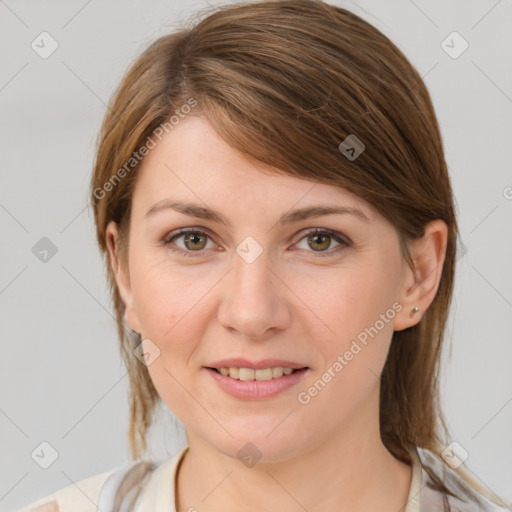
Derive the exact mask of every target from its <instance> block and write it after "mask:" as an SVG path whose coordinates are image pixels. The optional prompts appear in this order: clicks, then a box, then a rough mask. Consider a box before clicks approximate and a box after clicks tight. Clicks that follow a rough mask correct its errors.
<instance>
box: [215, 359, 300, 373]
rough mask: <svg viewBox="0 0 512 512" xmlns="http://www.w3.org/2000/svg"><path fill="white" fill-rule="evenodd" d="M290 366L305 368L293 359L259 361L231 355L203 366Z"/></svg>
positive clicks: (256, 367)
mask: <svg viewBox="0 0 512 512" xmlns="http://www.w3.org/2000/svg"><path fill="white" fill-rule="evenodd" d="M279 366H280V367H282V368H291V369H292V370H300V369H302V368H307V366H306V365H305V364H300V363H295V362H293V361H285V360H284V359H262V360H261V361H252V362H251V361H248V360H247V359H244V358H243V357H232V358H230V359H222V360H219V361H214V362H213V363H211V364H209V365H208V366H205V368H232V367H235V368H253V369H254V370H262V369H263V368H276V367H279Z"/></svg>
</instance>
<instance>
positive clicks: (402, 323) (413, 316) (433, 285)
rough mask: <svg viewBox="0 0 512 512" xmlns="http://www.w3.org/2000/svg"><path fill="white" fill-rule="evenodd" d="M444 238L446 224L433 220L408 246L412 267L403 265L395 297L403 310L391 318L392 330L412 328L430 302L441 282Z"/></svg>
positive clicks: (446, 229) (445, 235)
mask: <svg viewBox="0 0 512 512" xmlns="http://www.w3.org/2000/svg"><path fill="white" fill-rule="evenodd" d="M447 239H448V227H447V225H446V223H445V222H444V221H442V220H440V219H436V220H434V221H431V222H429V223H428V224H427V225H426V226H425V231H424V235H423V237H422V238H420V239H418V240H415V241H414V242H412V244H411V245H410V251H411V256H412V260H413V264H414V268H412V269H411V268H410V267H409V266H408V265H407V268H405V269H404V275H403V280H402V287H401V290H400V296H399V302H400V303H401V304H402V306H403V308H402V311H401V312H400V314H399V315H397V316H396V317H395V321H394V330H395V331H401V330H403V329H407V328H408V327H412V326H413V325H416V324H417V323H418V322H419V321H420V320H421V318H422V316H423V313H425V311H426V310H427V309H428V308H429V306H430V304H431V303H432V301H433V300H434V298H435V296H436V293H437V290H438V288H439V283H440V281H441V275H442V271H443V264H444V259H445V254H446V246H447ZM416 308H418V309H416Z"/></svg>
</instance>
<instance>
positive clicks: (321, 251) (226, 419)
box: [109, 117, 404, 461]
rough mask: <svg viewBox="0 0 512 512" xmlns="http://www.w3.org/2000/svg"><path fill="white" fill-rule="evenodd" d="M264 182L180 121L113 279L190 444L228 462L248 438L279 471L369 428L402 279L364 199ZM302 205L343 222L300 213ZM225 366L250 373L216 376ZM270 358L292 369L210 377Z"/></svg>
mask: <svg viewBox="0 0 512 512" xmlns="http://www.w3.org/2000/svg"><path fill="white" fill-rule="evenodd" d="M273 171H275V170H272V169H268V168H267V169H265V168H263V167H255V166H254V164H252V163H250V162H249V161H248V160H247V159H246V158H245V157H244V156H243V155H241V154H240V153H238V152H236V151H235V150H233V149H232V148H231V147H230V146H228V145H227V144H226V143H225V142H224V141H223V140H222V139H220V137H219V136H218V135H217V134H216V132H215V131H214V130H213V128H212V127H211V125H210V124H209V123H208V122H207V121H206V120H205V119H203V118H199V117H189V118H187V119H186V120H184V121H182V122H181V123H180V124H179V125H178V126H177V127H175V129H174V130H173V131H172V132H170V133H169V134H168V135H167V136H166V138H165V139H163V141H162V142H161V143H160V144H158V145H157V146H156V147H155V148H154V149H153V150H152V151H151V152H150V153H149V154H148V156H146V158H145V160H144V162H143V167H142V169H141V170H140V172H141V174H140V175H139V178H138V182H137V185H136V188H135V192H134V196H133V199H132V201H133V203H132V217H131V225H130V235H129V265H128V269H120V271H119V272H118V273H117V282H118V285H119V289H120V292H121V294H122V297H123V300H124V302H125V304H126V320H127V322H128V324H129V325H130V326H131V327H132V328H133V329H134V330H136V331H137V332H140V333H141V336H142V339H143V340H150V345H148V347H149V348H148V349H149V351H150V352H153V354H157V355H156V356H154V359H153V360H152V361H151V362H150V364H149V366H148V370H149V373H150V376H151V379H152V381H153V383H154V385H155V387H156V389H157V391H158V393H159V394H160V396H161V398H162V399H163V401H164V402H165V404H166V405H167V406H168V407H169V408H170V409H171V410H172V411H173V413H174V414H175V415H176V416H177V417H178V418H179V419H180V420H181V421H182V423H183V424H184V426H185V428H186V430H187V432H188V433H193V434H194V435H196V436H200V437H201V438H202V439H203V440H205V441H207V442H208V443H210V444H211V445H212V446H214V447H216V448H217V449H218V450H220V451H221V452H223V453H225V454H228V455H230V456H236V453H237V451H238V450H240V448H241V447H242V446H244V445H245V443H247V442H249V441H250V442H252V443H253V444H254V445H256V446H257V447H258V449H259V450H260V452H261V453H262V454H263V456H264V457H265V458H266V459H267V460H273V461H276V460H284V459H287V458H290V457H292V456H294V455H298V454H299V453H301V452H304V451H306V450H312V449H314V448H315V445H316V444H318V443H320V442H324V441H325V440H326V439H330V438H332V436H333V435H335V433H337V432H341V431H343V429H344V428H345V429H347V428H349V425H352V426H354V425H358V426H359V428H364V426H365V425H367V424H368V423H369V418H372V421H373V419H376V418H378V392H379V387H378V386H379V379H378V377H379V375H380V373H381V371H382V368H383V365H384V362H385V359H386V356H387V353H388V350H389V345H390V340H391V336H392V333H393V330H394V329H395V328H397V329H398V328H399V327H400V326H399V323H400V318H402V316H403V312H402V313H400V309H402V306H401V304H400V294H401V290H402V288H403V285H404V266H403V264H402V258H401V254H400V249H399V241H398V235H397V232H396V230H395V229H394V227H393V226H392V225H391V224H390V223H389V222H388V221H387V220H386V219H385V218H384V217H382V216H381V215H380V214H379V213H378V212H377V210H375V209H374V208H373V207H372V206H371V205H370V204H368V203H367V202H366V201H364V200H362V199H361V198H359V197H358V196H355V195H353V194H351V193H349V192H348V191H347V190H345V189H342V188H338V187H335V186H331V185H326V184H320V183H314V182H310V181H306V180H304V179H300V178H295V177H291V176H288V175H283V174H279V173H277V172H273ZM166 201H167V202H168V203H171V202H172V203H180V204H190V205H194V207H195V214H196V215H194V210H193V209H189V211H188V212H187V211H186V209H185V207H176V208H177V209H176V208H172V207H170V206H169V205H167V207H166V203H165V202H166ZM312 207H316V208H319V207H321V208H325V207H327V208H332V209H339V210H340V212H338V213H331V214H329V213H326V212H320V211H319V210H316V215H311V216H306V215H300V214H298V213H297V212H298V211H300V210H303V209H305V210H304V211H305V212H306V213H307V211H308V209H310V208H312ZM178 210H180V211H178ZM207 210H212V211H213V212H216V215H214V214H211V213H210V214H207ZM343 211H344V213H343ZM148 212H149V213H148ZM309 213H310V214H311V213H313V214H314V213H315V210H309ZM283 216H284V217H283ZM282 217H283V218H282ZM220 219H222V220H223V221H224V222H222V221H221V220H220ZM109 230H110V232H111V233H113V234H114V235H115V233H116V231H115V225H114V226H112V225H110V226H109ZM145 343H148V342H147V341H145ZM151 357H152V356H151ZM233 358H242V359H244V360H246V361H245V362H243V361H242V362H237V361H234V362H233V361H231V362H230V361H227V362H225V363H221V364H219V362H221V361H222V360H227V359H233ZM267 359H269V360H277V362H276V361H274V362H273V361H267V362H266V363H265V362H264V365H266V366H267V367H293V368H297V369H299V371H297V372H293V373H292V374H291V375H283V376H282V377H280V378H277V377H276V378H275V379H272V380H265V381H257V382H249V381H245V380H237V379H236V378H233V377H231V376H221V375H220V374H219V373H217V372H216V371H215V370H211V369H209V368H212V367H217V366H226V367H227V366H232V367H233V368H234V367H256V366H258V365H257V364H256V363H259V362H262V361H263V360H267ZM301 368H305V369H303V370H300V369H301ZM275 371H276V375H277V374H278V373H279V371H278V370H275ZM234 372H236V370H234ZM234 372H233V375H235V373H234ZM243 372H245V370H243V371H242V373H243ZM270 374H271V372H270ZM256 375H257V374H256V373H254V376H256ZM259 375H260V377H263V378H269V373H268V371H267V372H265V371H263V372H260V373H259ZM241 376H242V375H241V374H239V377H241ZM244 377H245V378H250V377H251V374H250V372H249V373H247V372H245V373H244ZM226 382H227V384H226ZM315 383H316V385H315ZM250 393H253V394H252V395H251V396H248V394H250Z"/></svg>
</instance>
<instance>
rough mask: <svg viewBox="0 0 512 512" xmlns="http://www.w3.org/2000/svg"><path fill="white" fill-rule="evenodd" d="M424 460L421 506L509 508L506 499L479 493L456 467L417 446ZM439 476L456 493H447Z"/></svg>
mask: <svg viewBox="0 0 512 512" xmlns="http://www.w3.org/2000/svg"><path fill="white" fill-rule="evenodd" d="M417 451H418V455H419V457H420V459H421V463H422V486H421V492H420V502H421V510H457V511H459V512H506V511H510V509H509V508H508V506H507V505H506V503H504V502H502V501H501V500H499V497H496V501H491V500H490V499H489V498H488V497H486V496H484V495H483V494H481V493H479V492H478V491H477V490H476V489H475V488H473V487H472V486H471V485H470V484H469V483H468V482H467V481H466V480H465V479H464V478H462V477H461V476H460V475H459V474H458V473H457V472H456V471H454V470H453V469H452V468H450V467H449V466H448V465H447V464H446V463H444V462H443V461H442V460H441V459H440V458H439V457H438V456H437V455H435V454H434V453H432V452H431V451H429V450H426V449H423V448H419V447H418V448H417ZM433 476H435V477H437V478H438V479H440V480H441V481H442V482H443V484H444V485H445V486H446V487H447V488H448V489H449V491H450V492H451V493H452V494H453V496H452V495H448V494H447V493H445V492H443V491H441V490H440V489H439V487H438V486H437V485H436V483H435V481H434V478H433Z"/></svg>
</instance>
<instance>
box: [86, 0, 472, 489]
mask: <svg viewBox="0 0 512 512" xmlns="http://www.w3.org/2000/svg"><path fill="white" fill-rule="evenodd" d="M187 105H189V106H193V108H190V107H186V106H187ZM186 115H204V116H206V118H207V119H208V121H209V122H210V123H211V124H212V126H213V127H214V129H215V130H216V132H217V133H218V134H219V135H220V136H221V137H222V138H223V140H225V141H226V142H227V143H228V144H229V145H230V146H231V147H233V148H235V149H238V150H239V151H241V152H242V153H243V154H244V156H246V157H247V158H248V159H250V160H251V161H254V162H257V163H260V164H264V166H270V167H272V168H274V169H275V172H280V173H283V174H285V175H289V176H293V177H299V178H303V179H306V180H310V181H313V182H320V183H325V184H330V185H334V186H338V187H343V188H345V189H347V190H348V191H350V192H352V193H354V194H356V195H358V196H359V197H361V198H363V199H365V200H366V201H368V202H369V203H370V204H371V205H372V206H374V207H375V208H376V209H377V210H378V211H379V212H380V213H381V214H382V215H383V216H384V217H385V218H386V219H387V220H388V221H389V222H390V223H391V224H392V225H393V226H394V227H395V228H396V230H397V232H398V235H399V240H400V247H401V250H402V256H403V257H404V261H406V262H407V263H408V264H409V265H410V266H411V268H414V264H413V261H412V259H411V254H410V252H409V244H410V242H411V241H414V240H416V239H418V238H420V237H421V236H422V235H423V234H424V228H425V225H426V224H427V223H428V222H429V221H432V220H435V219H441V220H443V221H444V222H445V223H446V225H447V227H448V238H447V245H446V253H445V260H444V264H443V268H442V275H441V279H440V283H439V288H438V290H437V293H436V296H435V298H434V300H433V302H432V303H431V305H430V307H429V308H428V310H427V311H425V312H424V314H423V316H422V318H421V320H420V321H419V323H417V324H416V325H414V326H412V327H409V328H407V329H405V330H402V331H397V332H394V333H393V337H392V342H391V346H390V350H389V354H388V357H387V360H386V363H385V365H384V368H383V372H382V375H381V390H380V429H381V438H382V441H383V443H384V445H385V446H386V448H387V449H388V450H389V451H390V452H391V453H392V454H393V455H394V456H395V457H396V458H398V459H399V460H401V461H403V462H405V463H408V464H411V463H412V460H411V457H410V454H409V451H408V446H409V445H410V444H412V445H415V446H418V447H421V448H425V449H428V450H430V451H432V452H433V453H435V454H438V455H440V453H441V451H442V450H443V448H444V446H446V439H447V434H448V429H447V427H446V423H445V420H444V418H443V413H442V410H441V404H440V398H439V375H440V356H441V349H442V346H443V338H444V332H445V326H446V322H447V319H448V314H449V309H450V303H451V297H452V290H453V285H454V272H455V263H456V241H457V237H458V227H457V221H456V216H455V212H454V200H453V193H452V188H451V184H450V179H449V175H448V170H447V164H446V162H445V158H444V150H443V143H442V139H441V135H440V130H439V126H438V123H437V119H436V115H435V112H434V108H433V105H432V101H431V98H430V95H429V93H428V91H427V89H426V87H425V85H424V83H423V81H422V79H421V76H420V75H419V73H418V72H417V70H416V69H415V68H414V67H413V66H412V65H411V63H410V62H409V61H408V60H407V58H406V57H405V56H404V54H403V53H402V52H401V51H400V50H399V49H398V48H397V46H395V44H393V43H392V42H391V41H390V40H389V39H388V38H387V37H386V36H385V35H384V34H383V33H381V32H380V31H379V30H378V29H376V28H375V27H373V26H372V25H370V24H369V23H368V22H366V21H364V20H363V19H361V18H360V17H358V16H357V15H355V14H354V13H352V12H350V11H348V10H346V9H343V8H341V7H336V6H333V5H329V4H326V3H324V2H322V1H320V0H281V1H280V0H269V1H261V2H253V3H245V4H239V5H232V6H222V7H221V8H217V9H216V10H215V11H214V12H212V13H210V14H209V15H208V16H207V17H206V18H204V19H202V20H197V21H195V22H194V23H192V24H191V26H189V27H186V28H180V29H178V30H176V31H175V32H173V33H171V34H169V35H165V36H163V37H160V38H158V39H157V40H156V41H154V42H153V43H152V44H151V45H150V46H149V47H148V48H147V49H146V50H145V51H144V52H143V53H142V54H141V55H140V56H139V57H138V58H137V59H136V61H135V62H134V63H133V64H132V66H131V68H130V69H129V70H128V72H127V73H126V75H125V76H124V78H123V79H122V81H121V83H120V85H119V87H118V89H117V91H116V92H115V94H114V95H113V97H112V99H111V101H110V104H109V107H108V111H107V112H106V115H105V118H104V121H103V124H102V127H101V131H100V134H99V139H98V147H97V153H96V160H95V164H94V171H93V175H92V179H91V188H90V199H91V204H92V208H93V210H94V219H95V223H96V234H97V240H98V243H99V247H100V249H101V251H102V254H103V256H104V257H105V260H106V261H105V263H106V271H107V279H108V282H109V285H110V290H111V293H112V299H113V303H114V307H115V314H116V319H117V324H118V332H119V339H120V346H121V354H122V356H123V358H124V361H125V364H126V366H127V369H128V374H129V379H130V427H129V433H128V436H129V442H130V448H131V453H132V457H133V458H138V457H140V456H141V454H142V453H143V452H144V451H145V450H146V449H147V441H146V434H147V431H148V429H149V427H150V426H151V424H152V421H153V416H154V412H155V406H156V405H157V402H158V400H159V398H160V397H159V396H158V393H157V391H156V389H155V387H154V385H153V383H152V381H151V379H150V376H149V373H148V371H147V367H146V366H145V365H144V364H141V362H140V361H139V360H138V359H137V357H135V355H134V349H135V348H136V347H137V345H138V344H139V343H140V337H139V336H133V332H131V333H130V332H129V331H127V330H126V327H125V324H124V321H123V320H124V312H125V306H124V303H123V301H122V299H121V297H120V294H119V291H118V289H117V285H116V282H115V277H114V275H113V272H112V270H111V267H110V265H109V255H108V249H107V245H106V236H105V230H106V227H107V224H108V223H109V222H110V221H112V220H113V221H115V222H116V223H117V225H118V227H119V235H120V236H119V253H118V256H119V259H120V261H121V264H122V265H124V266H125V268H126V269H128V242H129V226H130V211H131V198H132V195H133V191H134V187H135V184H136V182H137V176H138V171H139V169H140V162H141V161H142V160H143V159H142V158H140V156H139V154H141V155H143V156H144V153H145V152H144V151H143V149H144V147H146V148H149V144H150V141H151V142H152V143H155V140H154V139H155V137H156V138H160V135H161V134H162V133H163V131H165V132H166V133H170V132H171V130H172V129H173V128H174V126H175V125H176V124H177V122H179V121H180V119H181V118H183V117H185V116H186ZM159 134H160V135H159ZM349 135H352V136H354V135H355V137H357V139H359V140H360V141H362V143H363V144H364V146H365V148H364V151H363V152H362V153H361V154H360V155H359V156H358V157H357V158H352V159H349V158H347V157H346V155H344V154H343V153H342V152H341V150H340V149H339V145H340V143H341V142H343V141H344V140H345V139H346V138H347V137H348V136H349ZM147 150H148V149H146V153H147ZM273 172H274V171H273ZM463 476H464V478H465V479H466V480H467V481H468V482H470V483H471V484H472V485H473V486H475V482H474V481H471V479H470V477H469V476H468V475H463ZM438 485H439V486H440V487H441V488H442V489H444V485H443V483H442V482H438ZM444 490H445V491H447V490H446V489H444ZM447 492H449V491H447Z"/></svg>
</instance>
